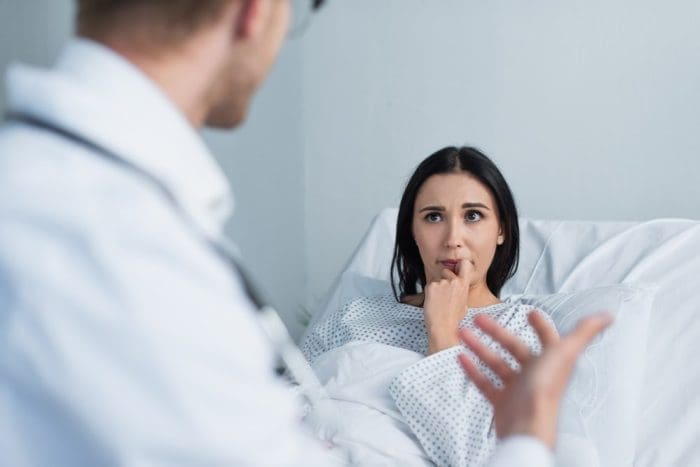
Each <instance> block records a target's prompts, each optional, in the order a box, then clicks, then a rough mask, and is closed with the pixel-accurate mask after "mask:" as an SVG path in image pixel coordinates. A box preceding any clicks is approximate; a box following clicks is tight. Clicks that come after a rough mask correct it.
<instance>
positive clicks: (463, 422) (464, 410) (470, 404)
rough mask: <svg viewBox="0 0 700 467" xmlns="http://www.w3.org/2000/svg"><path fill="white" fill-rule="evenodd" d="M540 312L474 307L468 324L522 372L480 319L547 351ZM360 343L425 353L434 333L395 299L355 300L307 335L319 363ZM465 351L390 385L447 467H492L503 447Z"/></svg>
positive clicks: (425, 362)
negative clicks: (532, 319)
mask: <svg viewBox="0 0 700 467" xmlns="http://www.w3.org/2000/svg"><path fill="white" fill-rule="evenodd" d="M532 309H533V307H532V306H531V305H525V304H522V303H519V302H518V301H512V302H509V303H499V304H496V305H492V306H488V307H483V308H473V309H470V310H469V311H468V312H467V314H466V316H465V318H464V319H463V320H462V322H461V323H460V327H467V328H469V329H471V330H473V331H474V332H475V333H476V334H477V335H478V336H479V337H480V338H481V339H482V341H483V342H484V343H485V344H486V345H488V346H489V347H490V348H491V349H493V350H495V351H496V352H497V353H499V354H500V355H502V356H504V358H505V359H506V360H507V361H508V363H509V364H510V365H511V367H516V366H517V363H516V362H515V361H514V360H513V359H512V357H510V355H508V354H507V353H506V352H505V351H504V350H503V349H502V348H501V347H500V345H498V344H497V343H495V342H493V341H492V340H491V339H490V338H489V337H488V336H486V335H484V334H483V333H482V332H481V331H480V330H479V329H477V328H476V327H475V326H474V317H475V316H477V315H479V314H482V313H486V314H489V315H490V316H491V317H493V318H494V319H496V320H497V321H498V323H499V324H501V325H502V326H504V327H505V328H506V329H508V330H509V331H510V332H511V333H513V334H515V335H517V336H518V337H520V339H522V340H523V341H524V342H525V343H526V344H527V346H528V347H529V348H530V349H531V350H532V351H533V352H535V353H539V352H540V348H541V347H540V343H539V340H538V338H537V335H536V333H535V331H534V330H533V329H532V327H531V326H530V325H529V324H528V322H527V314H528V313H529V312H530V311H531V310H532ZM543 315H544V316H545V317H546V318H547V319H548V320H549V317H548V316H547V315H546V314H543ZM549 321H550V323H551V320H549ZM353 341H370V342H377V343H381V344H386V345H392V346H396V347H400V348H404V349H408V350H412V351H414V352H418V353H422V354H423V355H425V354H426V353H427V350H428V336H427V333H426V330H425V322H424V319H423V309H422V308H419V307H415V306H411V305H407V304H403V303H398V302H397V301H396V300H395V299H394V297H393V296H392V295H383V296H378V297H360V298H357V299H354V300H352V301H350V302H349V303H347V304H346V305H345V306H344V307H342V309H339V310H338V311H337V312H334V313H329V314H328V316H326V317H324V318H322V319H321V320H319V321H318V322H317V323H316V324H315V325H314V327H313V328H312V329H310V330H309V331H308V332H307V334H306V338H305V339H304V342H303V343H302V351H303V352H304V355H305V356H306V358H307V359H308V360H309V362H311V363H312V364H313V361H314V360H315V359H316V357H318V356H319V355H321V354H322V353H324V352H327V351H329V350H331V349H334V348H337V347H340V346H342V345H345V344H347V343H349V342H353ZM462 351H465V352H466V353H467V354H470V352H469V351H468V350H465V349H464V347H462V346H455V347H451V348H449V349H446V350H443V351H441V352H437V353H435V354H433V355H430V356H428V357H425V358H424V359H422V360H420V361H419V362H417V363H415V364H414V365H411V366H409V367H408V368H406V369H405V370H403V372H401V373H400V374H399V375H398V376H397V377H396V378H395V379H394V380H393V381H392V383H391V385H390V387H389V392H390V394H391V396H392V397H393V399H394V402H395V403H396V406H397V408H398V410H399V412H400V413H401V414H402V415H403V417H404V418H405V421H406V423H407V425H408V426H409V427H410V429H411V430H412V431H413V433H414V434H415V435H416V437H417V438H418V440H419V441H420V443H421V446H422V447H423V449H424V450H425V452H426V454H427V455H428V456H429V457H430V459H431V460H432V461H433V462H435V464H437V465H439V466H481V465H484V464H485V463H486V462H487V460H488V458H489V457H490V455H491V454H492V452H493V450H494V448H495V444H496V432H495V427H494V426H493V423H492V420H493V411H492V408H491V405H490V404H489V402H488V401H487V400H486V399H485V398H484V397H483V396H482V395H481V393H480V392H479V390H478V389H477V388H476V386H474V385H473V384H472V383H471V382H470V381H469V379H468V378H467V377H466V376H465V374H464V372H463V371H462V368H461V367H460V365H459V363H458V361H457V355H458V354H459V353H460V352H462ZM472 358H474V357H473V355H472ZM480 367H481V369H482V370H483V371H484V372H485V373H486V375H487V376H488V377H489V378H490V379H491V380H492V381H494V382H495V383H496V384H498V379H497V377H496V376H495V375H494V374H493V373H491V372H490V371H489V370H488V369H487V368H485V367H484V366H483V364H480Z"/></svg>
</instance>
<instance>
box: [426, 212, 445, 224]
mask: <svg viewBox="0 0 700 467" xmlns="http://www.w3.org/2000/svg"><path fill="white" fill-rule="evenodd" d="M441 219H442V216H441V215H440V213H439V212H429V213H428V214H426V215H425V220H427V221H428V222H440V220H441Z"/></svg>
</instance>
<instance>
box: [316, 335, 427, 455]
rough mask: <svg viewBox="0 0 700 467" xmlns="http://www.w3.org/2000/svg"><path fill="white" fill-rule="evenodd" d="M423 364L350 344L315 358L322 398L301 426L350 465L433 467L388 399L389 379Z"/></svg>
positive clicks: (414, 357) (402, 354)
mask: <svg viewBox="0 0 700 467" xmlns="http://www.w3.org/2000/svg"><path fill="white" fill-rule="evenodd" d="M421 358H423V355H420V354H418V353H416V352H413V351H410V350H406V349H401V348H398V347H392V346H388V345H385V344H378V343H375V342H364V341H355V342H351V343H348V344H346V345H344V346H342V347H338V348H335V349H333V350H331V351H329V352H326V353H324V354H322V355H320V356H319V357H318V358H317V359H316V360H315V361H314V362H313V368H314V370H315V371H316V373H317V374H318V377H319V380H320V381H321V384H322V385H323V386H324V388H325V390H326V392H327V396H328V398H326V399H322V400H320V401H316V402H315V403H314V406H313V407H312V409H311V412H310V413H309V414H308V415H307V417H306V419H305V421H306V422H307V423H308V424H309V426H311V428H312V429H313V431H314V432H315V434H316V435H317V436H319V437H320V438H322V439H324V440H326V441H327V442H329V443H331V444H332V445H334V446H335V448H336V449H342V450H344V451H345V452H346V453H347V455H348V457H349V459H350V463H351V464H356V465H373V466H382V465H401V466H426V465H433V464H432V463H431V462H430V460H429V459H428V458H427V456H426V455H425V453H424V452H423V450H422V448H421V447H420V444H419V443H418V440H417V439H416V438H415V436H414V435H413V433H411V430H410V429H409V428H408V426H407V425H406V424H405V423H404V421H403V417H402V416H401V414H400V413H399V411H398V410H397V409H396V406H395V404H394V401H393V399H392V398H391V396H390V395H389V389H388V388H389V384H390V383H391V381H392V380H393V379H394V377H395V376H396V375H397V374H398V373H399V372H401V371H402V370H404V369H405V368H407V367H409V366H410V365H412V364H414V363H416V362H417V361H418V360H420V359H421Z"/></svg>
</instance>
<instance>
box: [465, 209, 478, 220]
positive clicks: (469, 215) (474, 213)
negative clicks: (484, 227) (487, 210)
mask: <svg viewBox="0 0 700 467" xmlns="http://www.w3.org/2000/svg"><path fill="white" fill-rule="evenodd" d="M481 217H482V216H481V213H480V212H479V211H469V212H467V215H466V219H467V221H468V222H476V221H479V220H481Z"/></svg>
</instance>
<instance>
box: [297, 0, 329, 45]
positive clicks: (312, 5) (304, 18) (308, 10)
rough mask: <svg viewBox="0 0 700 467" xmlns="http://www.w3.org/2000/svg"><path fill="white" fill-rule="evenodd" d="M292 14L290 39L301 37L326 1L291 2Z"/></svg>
mask: <svg viewBox="0 0 700 467" xmlns="http://www.w3.org/2000/svg"><path fill="white" fill-rule="evenodd" d="M291 3H292V13H291V20H290V23H289V34H288V37H289V38H295V37H299V36H301V35H302V34H303V33H304V31H306V29H307V28H308V27H309V24H310V23H311V17H312V16H313V13H314V12H315V11H317V10H318V9H320V8H321V7H322V6H323V4H324V3H325V0H291Z"/></svg>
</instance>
